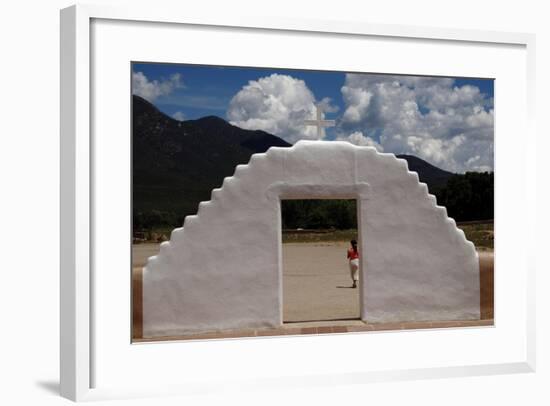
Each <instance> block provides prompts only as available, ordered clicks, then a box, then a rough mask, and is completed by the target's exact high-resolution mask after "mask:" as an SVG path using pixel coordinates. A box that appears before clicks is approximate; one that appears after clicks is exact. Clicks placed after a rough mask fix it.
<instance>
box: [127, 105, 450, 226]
mask: <svg viewBox="0 0 550 406" xmlns="http://www.w3.org/2000/svg"><path fill="white" fill-rule="evenodd" d="M132 145H133V147H132V148H133V150H132V153H133V156H132V165H133V167H132V176H133V211H134V218H135V216H136V213H140V212H141V213H146V212H151V211H154V210H155V211H159V212H166V213H174V215H176V216H177V217H178V218H177V222H178V223H180V224H181V220H182V219H183V217H185V216H186V215H188V214H194V213H196V211H197V206H198V204H199V202H201V201H204V200H210V193H211V191H212V189H214V188H217V187H219V186H221V184H222V182H223V179H224V178H225V177H227V176H231V175H233V173H234V171H235V166H237V165H238V164H246V163H247V162H248V161H249V159H250V156H251V155H252V154H255V153H261V152H265V151H267V150H268V149H269V148H270V147H272V146H277V147H290V146H291V144H289V143H287V142H286V141H284V140H283V139H281V138H279V137H276V136H275V135H272V134H269V133H267V132H265V131H259V130H256V131H252V130H245V129H242V128H239V127H236V126H234V125H231V124H230V123H228V122H227V121H225V120H223V119H221V118H219V117H216V116H208V117H203V118H200V119H198V120H186V121H178V120H175V119H173V118H171V117H169V116H167V115H166V114H164V113H162V112H161V111H160V110H158V109H157V108H156V107H155V106H154V105H153V104H151V103H149V102H148V101H146V100H145V99H143V98H141V97H139V96H136V95H134V96H133V105H132ZM397 156H398V157H399V158H403V159H405V160H407V162H408V164H409V169H410V170H412V171H416V172H417V173H418V176H419V178H420V181H422V182H424V183H426V184H427V185H428V188H429V189H430V190H433V189H436V188H438V187H442V186H445V184H446V183H447V180H448V179H449V178H450V177H451V176H453V173H451V172H447V171H444V170H442V169H440V168H437V167H435V166H433V165H431V164H429V163H428V162H426V161H424V160H422V159H420V158H418V157H415V156H412V155H397Z"/></svg>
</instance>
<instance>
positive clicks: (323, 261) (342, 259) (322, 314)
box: [132, 242, 494, 338]
mask: <svg viewBox="0 0 550 406" xmlns="http://www.w3.org/2000/svg"><path fill="white" fill-rule="evenodd" d="M346 249H347V242H317V243H287V244H283V320H284V321H285V322H287V323H289V324H292V323H295V322H310V321H317V320H352V319H358V318H359V289H358V288H357V289H352V288H351V284H352V281H351V278H350V274H349V268H348V264H347V259H346ZM157 252H158V244H137V245H134V246H133V249H132V255H133V258H132V264H133V283H134V287H133V303H134V314H133V321H134V323H133V324H134V337H136V338H139V337H140V336H141V294H142V290H141V268H142V267H143V266H144V264H145V262H146V260H147V258H148V257H149V256H152V255H155V254H156V253H157ZM479 262H480V287H481V291H480V304H481V319H482V320H488V319H492V318H493V316H494V311H493V302H494V291H493V283H494V278H493V274H494V271H493V268H494V260H493V251H480V252H479Z"/></svg>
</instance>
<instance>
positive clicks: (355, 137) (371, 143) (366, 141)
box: [336, 131, 384, 152]
mask: <svg viewBox="0 0 550 406" xmlns="http://www.w3.org/2000/svg"><path fill="white" fill-rule="evenodd" d="M336 141H347V142H350V143H352V144H354V145H359V146H367V147H374V148H376V150H377V151H378V152H384V147H382V145H380V144H379V143H378V142H376V141H375V140H373V139H372V138H371V137H369V136H366V135H363V133H362V132H361V131H355V132H353V133H351V134H350V135H348V136H345V135H342V134H340V135H338V136H337V137H336Z"/></svg>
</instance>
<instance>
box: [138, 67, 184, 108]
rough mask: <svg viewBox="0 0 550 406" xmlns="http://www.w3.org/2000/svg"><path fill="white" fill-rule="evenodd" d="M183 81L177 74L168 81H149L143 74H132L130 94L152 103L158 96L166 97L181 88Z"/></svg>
mask: <svg viewBox="0 0 550 406" xmlns="http://www.w3.org/2000/svg"><path fill="white" fill-rule="evenodd" d="M183 87H184V86H183V81H182V80H181V75H180V74H179V73H174V74H173V75H170V77H169V78H168V79H163V80H156V79H155V80H152V81H151V80H149V79H148V78H147V76H145V75H144V74H143V72H133V73H132V93H133V94H135V95H137V96H141V97H143V98H144V99H145V100H148V101H150V102H154V101H155V100H156V99H157V98H158V97H160V96H166V95H169V94H170V93H172V92H173V91H174V90H175V89H180V88H183Z"/></svg>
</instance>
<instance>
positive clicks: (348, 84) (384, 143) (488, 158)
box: [341, 74, 494, 172]
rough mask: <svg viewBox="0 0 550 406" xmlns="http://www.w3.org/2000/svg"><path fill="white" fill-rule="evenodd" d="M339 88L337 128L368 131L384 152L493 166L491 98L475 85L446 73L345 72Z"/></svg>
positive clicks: (461, 167)
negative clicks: (430, 75) (437, 75)
mask: <svg viewBox="0 0 550 406" xmlns="http://www.w3.org/2000/svg"><path fill="white" fill-rule="evenodd" d="M341 91H342V96H343V100H344V104H345V109H344V113H343V115H342V121H341V131H344V132H347V133H348V134H349V133H351V134H352V135H353V134H355V133H357V132H360V133H361V135H362V134H365V133H369V134H370V135H371V137H370V138H371V140H373V141H374V142H376V141H375V140H376V139H378V140H379V141H378V142H379V144H380V147H381V148H382V149H383V150H385V151H387V152H394V153H410V154H414V155H417V156H419V157H421V158H423V159H426V160H427V161H429V162H431V163H432V164H435V165H437V166H440V167H442V168H444V169H447V170H451V171H455V172H464V171H468V170H492V167H493V122H494V111H493V105H492V104H493V101H492V99H490V98H488V97H487V95H485V94H483V93H481V92H480V90H479V88H478V87H476V86H471V85H464V86H456V85H455V81H454V80H453V79H450V78H428V77H410V76H391V75H364V74H347V75H346V79H345V83H344V86H343V87H342V89H341ZM373 134H374V135H373ZM350 137H351V135H350ZM355 138H357V139H359V137H358V136H355ZM472 157H477V158H476V159H472Z"/></svg>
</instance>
